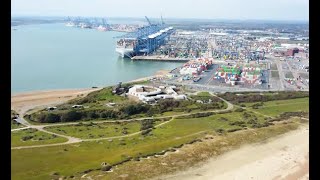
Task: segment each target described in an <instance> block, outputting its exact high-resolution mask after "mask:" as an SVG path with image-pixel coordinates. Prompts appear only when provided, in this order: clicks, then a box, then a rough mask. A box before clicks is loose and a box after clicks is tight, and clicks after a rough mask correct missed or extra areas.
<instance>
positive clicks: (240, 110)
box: [234, 108, 244, 112]
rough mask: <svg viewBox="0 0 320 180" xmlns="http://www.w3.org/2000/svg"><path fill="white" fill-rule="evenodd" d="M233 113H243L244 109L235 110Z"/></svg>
mask: <svg viewBox="0 0 320 180" xmlns="http://www.w3.org/2000/svg"><path fill="white" fill-rule="evenodd" d="M234 111H235V112H243V111H244V109H243V108H237V109H236V110H234Z"/></svg>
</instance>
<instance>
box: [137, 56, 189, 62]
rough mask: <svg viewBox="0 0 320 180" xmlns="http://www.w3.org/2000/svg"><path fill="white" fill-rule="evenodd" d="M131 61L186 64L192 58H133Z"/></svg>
mask: <svg viewBox="0 0 320 180" xmlns="http://www.w3.org/2000/svg"><path fill="white" fill-rule="evenodd" d="M131 59H132V60H134V61H166V62H188V61H190V60H191V59H193V58H174V57H161V56H134V57H132V58H131Z"/></svg>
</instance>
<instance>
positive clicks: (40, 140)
mask: <svg viewBox="0 0 320 180" xmlns="http://www.w3.org/2000/svg"><path fill="white" fill-rule="evenodd" d="M23 138H25V141H23ZM66 141H67V139H65V138H62V137H57V136H55V135H51V134H48V133H44V132H41V131H38V130H36V129H24V130H20V131H13V132H11V146H12V147H16V146H30V145H39V144H54V143H61V142H66Z"/></svg>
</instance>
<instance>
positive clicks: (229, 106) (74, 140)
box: [11, 93, 234, 149]
mask: <svg viewBox="0 0 320 180" xmlns="http://www.w3.org/2000/svg"><path fill="white" fill-rule="evenodd" d="M210 94H211V95H213V96H215V97H217V98H219V99H221V100H222V101H224V102H225V103H226V104H227V108H226V109H219V110H212V111H202V112H197V113H185V114H179V115H172V116H162V117H157V118H154V119H163V118H171V120H169V121H166V122H163V123H161V124H158V125H156V126H155V127H158V126H162V125H164V124H166V123H168V122H170V121H172V120H173V119H174V118H175V117H181V116H188V115H192V114H198V113H207V112H225V111H229V110H232V109H233V108H234V105H233V104H231V103H230V102H228V101H226V100H225V99H223V98H220V97H218V96H216V95H215V94H213V93H210ZM150 118H151V117H147V118H138V119H128V120H121V122H130V121H142V120H145V119H150ZM17 122H19V123H21V124H23V125H25V126H26V127H23V128H18V129H12V130H11V131H18V130H22V129H28V128H34V129H37V130H39V131H42V132H45V133H49V134H54V135H56V136H60V137H63V138H66V139H68V141H67V142H64V143H56V144H43V145H33V146H18V147H12V148H11V149H26V148H36V147H49V146H59V145H65V144H72V143H79V142H84V141H97V140H108V139H117V138H123V137H128V136H133V135H136V134H139V133H141V131H138V132H135V133H131V134H128V135H123V136H114V137H107V138H96V139H81V138H75V137H72V136H66V135H61V134H57V133H54V132H50V131H47V130H45V129H44V128H45V127H50V126H64V125H75V124H79V123H83V122H73V123H60V124H46V125H31V124H30V123H29V122H27V121H26V120H25V119H23V117H18V118H17ZM91 122H92V123H105V122H119V121H108V120H106V121H91ZM91 122H90V123H91ZM83 124H85V123H83Z"/></svg>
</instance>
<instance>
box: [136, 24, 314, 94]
mask: <svg viewBox="0 0 320 180" xmlns="http://www.w3.org/2000/svg"><path fill="white" fill-rule="evenodd" d="M284 36H288V34H286V35H283V34H280V33H279V32H277V31H257V30H233V31H232V30H226V29H209V30H208V29H203V30H197V31H186V30H179V29H174V31H173V32H172V33H171V34H170V35H169V36H168V37H167V38H165V41H164V43H163V44H161V45H159V46H158V48H156V49H155V50H154V51H152V52H150V53H149V54H144V55H143V56H135V57H132V58H131V59H132V60H156V61H178V62H179V61H180V62H184V64H183V65H182V66H181V67H177V68H176V69H174V70H172V71H171V73H170V74H168V75H167V76H166V77H164V78H163V79H161V80H159V83H162V84H166V85H168V84H169V85H183V86H187V87H189V88H190V89H199V90H212V91H222V92H224V91H229V90H232V91H236V90H239V91H241V90H265V91H270V90H308V89H309V44H308V43H306V41H300V40H298V39H299V38H297V37H298V36H299V35H297V34H291V35H289V36H291V37H290V39H294V41H296V43H292V42H290V41H289V40H288V41H286V39H287V37H284ZM280 40H281V41H280ZM291 41H293V40H291ZM288 42H290V43H288Z"/></svg>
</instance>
